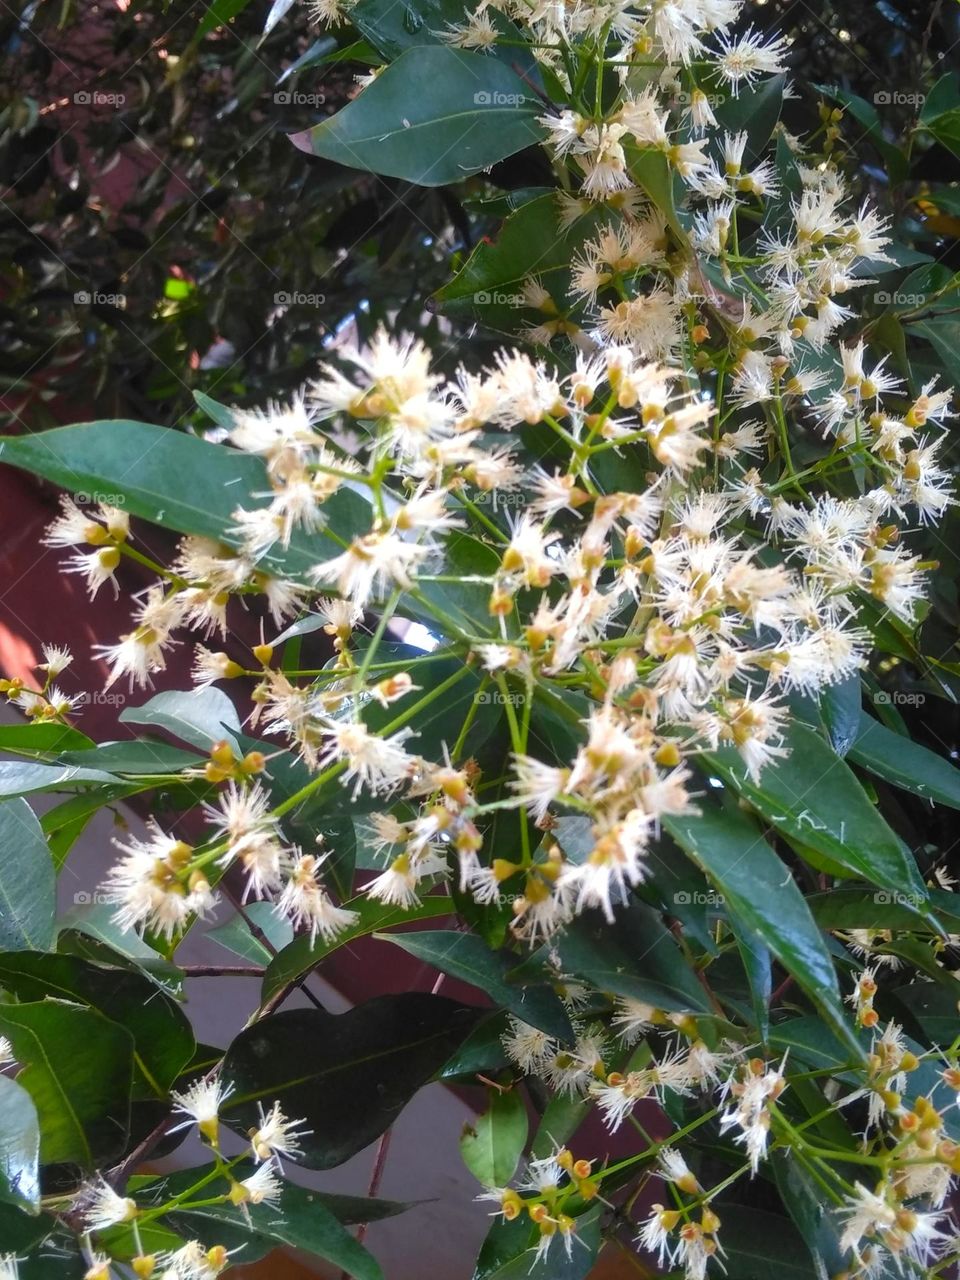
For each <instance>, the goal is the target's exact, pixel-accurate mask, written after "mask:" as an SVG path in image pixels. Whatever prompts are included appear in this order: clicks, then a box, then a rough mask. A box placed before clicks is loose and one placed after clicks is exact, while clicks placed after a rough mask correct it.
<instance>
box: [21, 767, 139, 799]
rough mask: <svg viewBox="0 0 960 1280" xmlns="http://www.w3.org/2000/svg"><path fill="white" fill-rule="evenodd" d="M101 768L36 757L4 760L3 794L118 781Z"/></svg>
mask: <svg viewBox="0 0 960 1280" xmlns="http://www.w3.org/2000/svg"><path fill="white" fill-rule="evenodd" d="M116 781H117V779H116V778H115V777H114V776H113V774H111V773H104V772H103V770H101V769H75V768H71V767H69V766H67V765H60V764H34V763H33V762H32V761H31V762H28V761H20V760H2V761H0V798H6V797H7V796H26V795H31V794H32V793H33V792H36V791H75V790H77V789H78V788H80V787H85V786H87V784H88V783H91V782H116Z"/></svg>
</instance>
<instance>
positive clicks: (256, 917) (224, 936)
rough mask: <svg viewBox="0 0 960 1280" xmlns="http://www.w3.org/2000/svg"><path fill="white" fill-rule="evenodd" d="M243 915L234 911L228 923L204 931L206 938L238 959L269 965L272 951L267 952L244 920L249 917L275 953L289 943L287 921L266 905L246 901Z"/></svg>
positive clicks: (290, 936)
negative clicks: (217, 943)
mask: <svg viewBox="0 0 960 1280" xmlns="http://www.w3.org/2000/svg"><path fill="white" fill-rule="evenodd" d="M243 913H244V914H243V915H241V914H240V912H239V911H237V912H235V913H234V914H233V915H232V916H231V917H230V919H229V920H226V921H225V922H224V923H223V924H221V925H218V926H217V927H216V929H208V930H207V932H206V935H205V936H206V937H208V938H211V939H212V940H213V941H214V942H219V943H220V945H221V947H226V949H227V950H228V951H232V952H233V953H234V955H237V956H240V958H241V959H242V960H249V961H251V962H252V963H253V964H264V965H266V964H269V963H270V962H271V960H272V959H273V952H272V951H269V950H268V949H267V948H266V947H265V946H264V945H263V943H262V942H261V941H260V939H259V938H258V937H257V936H256V935H255V934H254V933H253V932H252V931H251V929H250V925H249V924H248V923H247V919H246V918H245V917H249V919H250V920H252V921H253V923H254V925H256V927H257V928H258V929H259V930H260V932H261V933H262V934H263V935H264V937H265V938H266V939H267V941H268V942H269V943H270V944H271V946H272V947H273V948H274V950H275V951H276V952H277V954H279V953H280V952H281V951H283V949H284V947H289V945H290V943H291V942H292V941H293V929H292V928H291V926H290V922H289V921H288V920H285V919H283V917H281V916H278V915H277V913H276V911H275V910H274V909H273V904H272V903H270V902H248V903H247V905H246V906H245V907H244V909H243Z"/></svg>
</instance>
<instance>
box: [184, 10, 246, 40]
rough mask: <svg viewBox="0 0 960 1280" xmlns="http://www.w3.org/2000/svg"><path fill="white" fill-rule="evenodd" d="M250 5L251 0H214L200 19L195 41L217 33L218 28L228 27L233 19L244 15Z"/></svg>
mask: <svg viewBox="0 0 960 1280" xmlns="http://www.w3.org/2000/svg"><path fill="white" fill-rule="evenodd" d="M249 3H250V0H212V3H211V4H209V5H208V6H207V11H206V13H205V14H204V15H203V17H202V18H201V19H200V25H199V27H198V28H197V34H196V36H195V37H194V40H195V41H196V40H198V39H201V38H202V37H203V36H205V35H208V34H209V33H210V32H211V31H216V29H217V27H221V26H226V25H227V24H228V23H229V22H230V19H231V18H235V17H236V16H237V14H238V13H243V11H244V9H246V7H247V5H248V4H249Z"/></svg>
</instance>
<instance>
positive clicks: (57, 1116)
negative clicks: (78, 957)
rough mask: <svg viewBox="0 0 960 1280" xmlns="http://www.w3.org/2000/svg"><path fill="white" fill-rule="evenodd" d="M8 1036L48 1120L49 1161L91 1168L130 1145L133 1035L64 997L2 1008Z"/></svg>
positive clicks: (44, 1134)
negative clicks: (69, 1002)
mask: <svg viewBox="0 0 960 1280" xmlns="http://www.w3.org/2000/svg"><path fill="white" fill-rule="evenodd" d="M0 1034H2V1035H5V1036H6V1037H7V1038H8V1039H9V1040H10V1042H11V1044H12V1045H13V1052H14V1056H15V1057H16V1059H17V1061H18V1062H19V1063H21V1064H22V1068H23V1069H22V1070H21V1071H20V1073H19V1075H18V1076H17V1082H18V1083H19V1084H21V1085H22V1086H23V1087H24V1088H25V1089H26V1090H27V1092H28V1093H29V1094H30V1096H31V1097H32V1098H33V1101H34V1104H35V1105H36V1108H37V1114H38V1115H39V1117H40V1157H41V1159H42V1161H43V1163H44V1164H59V1163H61V1162H69V1163H75V1164H79V1165H82V1166H83V1167H85V1168H90V1167H92V1166H93V1165H94V1164H96V1163H97V1161H98V1159H101V1158H104V1157H107V1156H111V1155H116V1154H117V1153H118V1152H119V1151H120V1150H122V1148H123V1143H124V1140H125V1137H126V1129H127V1123H128V1116H129V1110H130V1091H131V1088H132V1085H133V1036H132V1035H131V1034H130V1032H129V1031H127V1030H126V1029H125V1028H123V1027H121V1026H118V1025H117V1023H115V1022H111V1021H110V1020H109V1019H108V1018H105V1017H103V1015H102V1014H100V1013H98V1012H96V1011H95V1010H93V1009H84V1008H79V1007H78V1006H76V1005H72V1004H64V1003H62V1002H61V1001H59V1000H44V1001H42V1002H40V1003H35V1004H18V1005H4V1006H0Z"/></svg>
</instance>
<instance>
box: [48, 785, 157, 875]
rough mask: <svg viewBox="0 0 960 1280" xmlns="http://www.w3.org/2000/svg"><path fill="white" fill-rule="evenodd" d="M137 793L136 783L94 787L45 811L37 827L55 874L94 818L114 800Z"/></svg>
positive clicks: (138, 787)
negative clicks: (46, 847)
mask: <svg viewBox="0 0 960 1280" xmlns="http://www.w3.org/2000/svg"><path fill="white" fill-rule="evenodd" d="M141 789H142V788H141V786H140V784H138V783H132V784H131V783H127V782H117V783H113V784H111V785H110V786H102V787H97V789H96V790H95V791H88V792H82V793H81V794H80V795H76V796H71V797H70V799H69V800H63V801H61V802H60V804H57V805H54V807H53V808H52V809H48V810H47V811H46V813H45V814H44V815H43V817H42V818H41V819H40V826H41V828H42V830H43V833H44V835H45V836H46V838H47V843H48V845H49V848H50V856H51V857H52V858H53V864H54V866H55V867H56V869H57V870H58V871H59V870H60V868H61V867H62V866H63V864H64V863H65V862H66V860H67V855H68V854H69V853H70V850H71V849H72V848H73V846H74V844H75V843H76V841H77V840H78V839H79V837H80V836H81V835H82V834H83V832H84V831H85V830H86V827H87V824H88V823H89V822H90V820H91V818H93V816H94V814H96V813H99V812H100V810H101V809H103V808H105V807H106V806H107V805H110V804H113V803H115V802H116V801H117V800H122V799H124V798H125V797H126V796H131V795H136V793H137V792H138V791H140V790H141Z"/></svg>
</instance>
